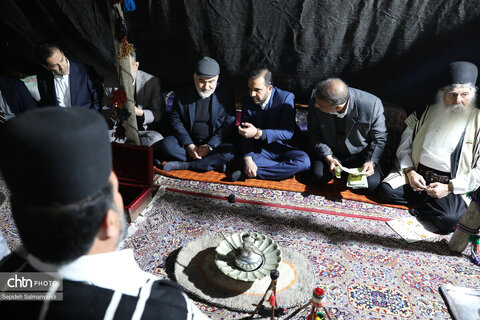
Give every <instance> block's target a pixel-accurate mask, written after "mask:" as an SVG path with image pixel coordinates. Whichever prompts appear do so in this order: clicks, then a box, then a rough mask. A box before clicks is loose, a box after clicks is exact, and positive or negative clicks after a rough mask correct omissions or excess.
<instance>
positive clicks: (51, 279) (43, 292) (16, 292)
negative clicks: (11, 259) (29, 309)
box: [0, 272, 63, 301]
mask: <svg viewBox="0 0 480 320" xmlns="http://www.w3.org/2000/svg"><path fill="white" fill-rule="evenodd" d="M33 300H56V301H60V300H63V280H62V279H61V277H60V275H59V274H58V273H54V272H0V301H33Z"/></svg>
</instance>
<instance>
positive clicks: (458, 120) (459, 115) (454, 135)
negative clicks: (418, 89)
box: [424, 100, 473, 149]
mask: <svg viewBox="0 0 480 320" xmlns="http://www.w3.org/2000/svg"><path fill="white" fill-rule="evenodd" d="M431 108H432V113H431V116H430V119H429V121H428V126H429V127H428V130H427V132H428V133H427V135H426V138H425V142H424V147H427V148H428V147H429V148H447V149H449V148H455V146H456V145H457V144H458V140H459V139H460V137H461V135H462V133H463V131H464V130H465V127H466V126H467V123H468V119H469V118H470V114H471V112H472V109H473V108H472V102H470V103H469V104H468V105H467V106H464V105H462V104H459V105H451V106H448V107H447V106H445V104H444V103H443V100H441V101H439V102H438V103H437V104H435V105H433V106H432V107H431Z"/></svg>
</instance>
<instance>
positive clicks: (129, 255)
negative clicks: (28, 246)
mask: <svg viewBox="0 0 480 320" xmlns="http://www.w3.org/2000/svg"><path fill="white" fill-rule="evenodd" d="M27 260H28V262H29V263H30V265H31V266H32V267H34V268H35V269H37V270H39V271H45V272H47V271H50V272H58V273H59V274H60V275H61V276H62V277H63V278H65V279H68V280H72V281H81V282H85V283H87V284H91V285H95V286H98V287H102V288H106V289H111V290H117V291H120V292H122V293H124V294H128V295H131V296H137V295H138V293H139V290H140V288H141V287H142V286H143V285H144V284H145V282H146V281H147V280H148V279H156V277H155V276H154V275H153V274H150V273H148V272H145V271H143V270H142V269H140V267H139V266H138V264H137V262H136V261H135V258H134V255H133V250H132V249H124V250H119V251H113V252H108V253H102V254H91V255H83V256H81V257H79V258H78V259H76V260H74V261H72V262H70V263H68V264H65V265H61V266H56V265H52V264H48V263H44V262H42V261H40V260H39V259H37V258H35V257H34V256H32V255H28V256H27Z"/></svg>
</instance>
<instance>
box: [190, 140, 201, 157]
mask: <svg viewBox="0 0 480 320" xmlns="http://www.w3.org/2000/svg"><path fill="white" fill-rule="evenodd" d="M187 152H188V155H189V156H190V158H192V159H197V160H198V159H202V157H200V156H199V155H198V148H197V146H196V145H194V144H193V143H192V144H189V145H188V146H187Z"/></svg>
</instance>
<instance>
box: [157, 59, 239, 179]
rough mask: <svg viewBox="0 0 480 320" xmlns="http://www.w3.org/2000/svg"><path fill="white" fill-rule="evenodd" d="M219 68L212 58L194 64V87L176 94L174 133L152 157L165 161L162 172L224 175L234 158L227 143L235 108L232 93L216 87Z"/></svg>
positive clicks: (172, 120)
mask: <svg viewBox="0 0 480 320" xmlns="http://www.w3.org/2000/svg"><path fill="white" fill-rule="evenodd" d="M219 74H220V66H219V65H218V63H217V61H215V60H214V59H212V58H209V57H204V58H203V59H201V60H200V61H198V63H197V67H196V70H195V73H194V74H193V80H194V84H195V85H191V86H188V87H186V88H183V89H180V90H178V91H177V92H176V93H175V99H174V101H173V107H172V112H171V115H170V125H171V129H172V132H173V135H172V136H168V137H166V138H164V139H163V140H161V141H159V142H157V143H156V144H155V145H154V146H153V148H154V155H155V158H156V159H158V160H161V161H168V162H167V163H166V164H165V165H164V166H163V170H165V171H171V170H186V169H190V170H195V171H201V172H202V171H210V170H219V171H222V172H224V171H225V167H226V164H227V163H228V162H230V161H231V160H233V158H234V157H235V148H234V146H233V143H232V142H230V140H231V136H232V132H233V128H234V127H233V124H234V121H235V115H234V112H235V109H234V100H233V92H232V91H231V90H228V89H227V88H225V87H224V86H221V85H220V84H218V78H219Z"/></svg>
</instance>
